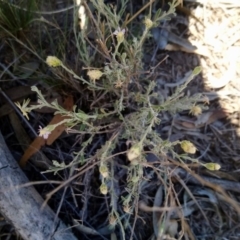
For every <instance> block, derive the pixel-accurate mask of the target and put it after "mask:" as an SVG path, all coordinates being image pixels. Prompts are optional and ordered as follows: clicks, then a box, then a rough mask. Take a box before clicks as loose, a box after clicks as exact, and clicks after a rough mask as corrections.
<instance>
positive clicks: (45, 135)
mask: <svg viewBox="0 0 240 240" xmlns="http://www.w3.org/2000/svg"><path fill="white" fill-rule="evenodd" d="M38 132H39V136H40V137H43V138H44V139H48V136H49V135H50V133H51V131H50V130H49V129H48V126H47V127H45V128H42V127H41V126H39V129H38Z"/></svg>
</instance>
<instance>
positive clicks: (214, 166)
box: [203, 163, 221, 171]
mask: <svg viewBox="0 0 240 240" xmlns="http://www.w3.org/2000/svg"><path fill="white" fill-rule="evenodd" d="M203 166H204V167H205V168H207V169H208V170H211V171H217V170H219V169H220V168H221V165H219V164H218V163H206V164H204V165H203Z"/></svg>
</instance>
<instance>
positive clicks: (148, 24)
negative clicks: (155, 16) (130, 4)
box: [144, 18, 153, 29]
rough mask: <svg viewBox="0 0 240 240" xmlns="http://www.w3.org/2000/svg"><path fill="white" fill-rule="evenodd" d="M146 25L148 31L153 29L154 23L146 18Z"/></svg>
mask: <svg viewBox="0 0 240 240" xmlns="http://www.w3.org/2000/svg"><path fill="white" fill-rule="evenodd" d="M144 24H145V26H146V28H147V29H150V28H152V27H153V21H152V20H151V19H150V18H145V20H144Z"/></svg>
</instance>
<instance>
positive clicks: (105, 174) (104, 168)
mask: <svg viewBox="0 0 240 240" xmlns="http://www.w3.org/2000/svg"><path fill="white" fill-rule="evenodd" d="M99 172H100V173H101V175H102V176H103V177H104V178H107V177H108V176H109V174H108V168H107V166H106V165H102V166H100V168H99Z"/></svg>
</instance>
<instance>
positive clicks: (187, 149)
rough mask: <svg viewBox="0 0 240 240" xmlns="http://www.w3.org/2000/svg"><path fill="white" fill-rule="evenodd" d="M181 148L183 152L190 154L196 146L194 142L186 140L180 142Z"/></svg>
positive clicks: (194, 150)
mask: <svg viewBox="0 0 240 240" xmlns="http://www.w3.org/2000/svg"><path fill="white" fill-rule="evenodd" d="M181 148H182V150H183V151H184V152H186V153H191V154H194V153H196V151H197V148H196V147H195V146H194V144H192V143H191V142H189V141H186V140H185V141H182V142H181Z"/></svg>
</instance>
